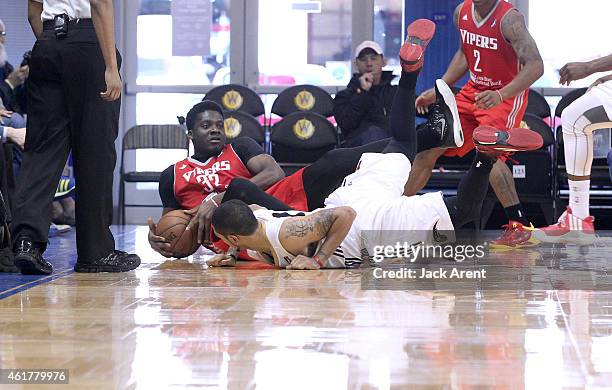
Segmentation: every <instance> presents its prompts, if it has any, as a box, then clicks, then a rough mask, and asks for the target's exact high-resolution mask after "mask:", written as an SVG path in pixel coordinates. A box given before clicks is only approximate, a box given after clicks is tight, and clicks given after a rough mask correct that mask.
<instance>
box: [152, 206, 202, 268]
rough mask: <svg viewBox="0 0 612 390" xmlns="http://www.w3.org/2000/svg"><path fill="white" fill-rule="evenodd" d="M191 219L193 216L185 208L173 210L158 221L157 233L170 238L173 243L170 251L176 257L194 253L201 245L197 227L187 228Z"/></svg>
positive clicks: (169, 240)
mask: <svg viewBox="0 0 612 390" xmlns="http://www.w3.org/2000/svg"><path fill="white" fill-rule="evenodd" d="M190 220H191V217H190V216H189V215H188V214H186V213H185V212H184V211H183V210H173V211H170V212H169V213H167V214H165V215H164V216H162V217H161V219H160V220H159V222H157V229H156V234H157V235H158V236H160V237H164V238H165V239H167V240H168V242H169V243H170V245H171V246H170V249H169V252H172V255H173V256H174V257H187V256H189V255H192V254H193V253H194V252H195V251H196V250H197V249H198V247H199V246H200V245H199V244H198V231H197V229H194V230H185V229H186V228H187V225H188V224H189V221H190Z"/></svg>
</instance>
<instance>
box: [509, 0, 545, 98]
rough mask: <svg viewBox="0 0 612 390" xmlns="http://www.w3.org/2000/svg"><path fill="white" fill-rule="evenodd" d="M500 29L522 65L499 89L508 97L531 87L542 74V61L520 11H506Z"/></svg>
mask: <svg viewBox="0 0 612 390" xmlns="http://www.w3.org/2000/svg"><path fill="white" fill-rule="evenodd" d="M501 30H502V34H503V35H504V37H505V38H506V40H508V42H510V44H511V45H512V47H513V48H514V51H515V52H516V55H517V56H518V58H519V61H520V63H521V65H522V66H523V68H522V69H521V71H520V72H519V74H517V75H516V77H515V78H514V80H512V82H510V84H508V85H506V86H505V87H504V88H502V89H500V90H499V91H500V92H501V94H502V96H503V97H504V99H509V98H512V97H515V96H516V95H518V94H519V93H521V92H522V91H524V90H526V89H527V88H529V87H531V85H532V84H533V83H534V82H536V81H537V80H538V79H539V78H540V77H541V76H542V75H543V74H544V62H542V57H541V56H540V51H539V50H538V46H537V45H536V43H535V41H534V40H533V37H532V36H531V34H530V33H529V31H527V26H526V25H525V18H524V17H523V15H522V14H521V13H520V12H518V11H516V10H512V11H510V12H508V13H507V14H506V16H505V17H504V19H503V20H502V24H501Z"/></svg>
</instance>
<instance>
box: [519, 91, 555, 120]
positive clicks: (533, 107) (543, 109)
mask: <svg viewBox="0 0 612 390" xmlns="http://www.w3.org/2000/svg"><path fill="white" fill-rule="evenodd" d="M525 112H526V113H529V114H533V115H535V116H537V117H540V118H542V119H544V118H549V117H550V105H549V104H548V102H547V101H546V99H545V98H544V96H542V95H541V94H540V93H538V92H537V91H534V90H533V89H530V90H529V97H528V101H527V109H526V111H525Z"/></svg>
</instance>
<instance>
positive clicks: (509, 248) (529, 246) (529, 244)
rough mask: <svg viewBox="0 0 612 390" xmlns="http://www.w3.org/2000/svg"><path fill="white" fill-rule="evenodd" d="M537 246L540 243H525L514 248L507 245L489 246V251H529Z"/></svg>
mask: <svg viewBox="0 0 612 390" xmlns="http://www.w3.org/2000/svg"><path fill="white" fill-rule="evenodd" d="M537 245H538V243H535V242H529V241H525V242H524V243H521V244H516V245H514V246H512V245H505V244H489V249H494V250H513V249H528V248H533V247H534V246H537Z"/></svg>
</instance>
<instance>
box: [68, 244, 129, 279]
mask: <svg viewBox="0 0 612 390" xmlns="http://www.w3.org/2000/svg"><path fill="white" fill-rule="evenodd" d="M139 265H140V257H138V255H135V254H132V253H126V252H123V251H118V250H115V251H112V252H111V253H109V254H108V255H107V256H106V257H102V258H101V259H97V260H94V261H92V262H91V263H85V262H79V261H77V263H76V264H75V266H74V270H75V272H88V273H92V272H128V271H132V270H134V269H136V268H138V266H139Z"/></svg>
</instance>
